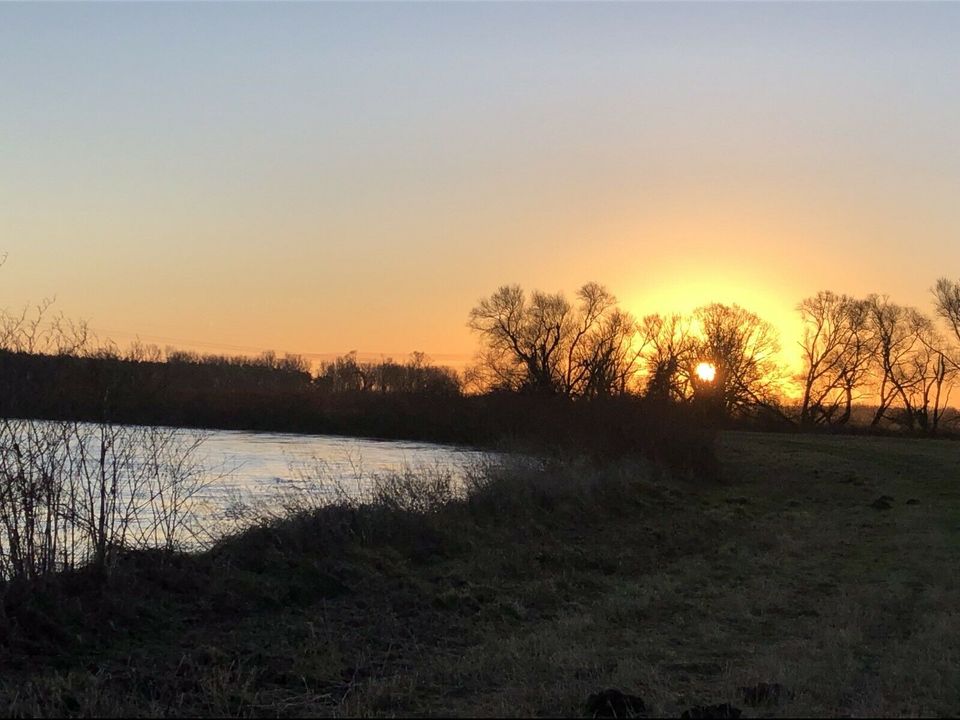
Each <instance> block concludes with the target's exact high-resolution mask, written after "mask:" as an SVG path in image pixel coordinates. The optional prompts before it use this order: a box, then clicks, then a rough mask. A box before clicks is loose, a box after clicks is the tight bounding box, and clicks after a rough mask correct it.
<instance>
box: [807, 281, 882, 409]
mask: <svg viewBox="0 0 960 720" xmlns="http://www.w3.org/2000/svg"><path fill="white" fill-rule="evenodd" d="M797 310H798V311H799V312H800V315H801V318H802V320H803V326H804V327H803V338H802V340H801V341H800V346H801V348H802V349H803V359H804V371H803V374H802V377H801V382H802V386H803V395H802V399H801V403H800V424H801V425H813V424H817V423H827V424H838V425H842V424H845V423H846V422H847V421H849V419H850V414H851V411H852V408H853V400H854V392H855V391H856V389H857V388H858V387H859V386H860V385H861V383H862V382H863V379H864V376H865V375H866V373H867V369H868V367H869V362H870V359H871V358H872V357H873V345H872V342H871V337H870V333H869V328H868V323H867V308H866V305H865V303H863V302H861V301H858V300H856V299H854V298H851V297H849V296H848V295H837V294H836V293H833V292H830V291H822V292H819V293H817V294H816V295H814V296H813V297H809V298H806V299H804V300H802V301H801V302H800V303H799V305H798V306H797Z"/></svg>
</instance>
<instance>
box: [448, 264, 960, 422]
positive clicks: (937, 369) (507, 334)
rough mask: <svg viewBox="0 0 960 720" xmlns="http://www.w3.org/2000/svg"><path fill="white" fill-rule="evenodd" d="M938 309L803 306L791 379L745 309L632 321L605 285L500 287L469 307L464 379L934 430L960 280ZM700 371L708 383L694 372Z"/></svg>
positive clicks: (939, 291)
mask: <svg viewBox="0 0 960 720" xmlns="http://www.w3.org/2000/svg"><path fill="white" fill-rule="evenodd" d="M932 300H933V311H934V313H933V315H927V314H925V313H923V312H922V311H920V310H919V309H917V308H914V307H910V306H906V305H901V304H898V303H896V302H893V301H892V300H890V298H889V297H887V296H883V295H877V294H871V295H868V296H867V297H864V298H855V297H852V296H849V295H846V294H838V293H835V292H831V291H822V292H818V293H817V294H815V295H813V296H811V297H808V298H804V299H803V300H801V301H800V303H798V305H797V311H798V313H799V314H800V318H801V320H802V324H803V332H802V337H801V338H800V340H799V345H800V349H801V352H802V368H801V370H800V372H799V373H796V372H791V371H790V370H789V369H788V368H786V367H785V366H784V364H783V362H782V360H781V354H780V351H781V342H780V338H779V334H778V333H777V331H776V329H775V328H774V327H773V326H772V325H771V324H770V323H769V322H767V321H766V320H763V319H762V318H760V317H759V316H758V315H757V314H755V313H753V312H751V311H749V310H746V309H744V308H742V307H740V306H738V305H736V304H733V305H724V304H721V303H712V304H709V305H705V306H702V307H700V308H697V309H696V310H694V311H693V312H692V313H690V314H687V315H683V314H671V315H660V314H651V315H647V316H644V317H642V318H635V317H633V316H632V315H631V314H630V313H628V312H626V311H624V310H623V309H622V308H620V307H619V306H618V304H617V301H616V298H615V297H614V296H613V295H612V294H611V293H610V292H609V291H608V290H607V289H605V288H604V287H603V286H601V285H599V284H597V283H592V282H591V283H587V284H585V285H584V286H583V287H581V288H580V290H578V292H577V294H576V298H575V300H574V301H573V302H571V301H569V300H568V299H567V298H566V297H565V296H564V295H563V294H562V293H553V294H550V293H544V292H541V291H533V292H532V293H526V292H525V291H524V290H523V289H522V288H521V287H520V286H518V285H505V286H502V287H500V288H499V289H498V290H497V291H495V292H494V293H492V294H491V295H490V296H488V297H486V298H483V299H481V300H480V301H479V302H478V303H477V305H476V306H475V307H474V308H473V309H472V310H471V311H470V314H469V320H468V322H469V326H470V327H471V328H472V329H473V330H474V331H475V332H476V333H477V335H478V336H479V338H480V341H481V350H480V352H479V354H478V357H477V362H476V364H475V365H474V366H473V367H472V368H471V369H470V370H469V371H468V372H467V374H466V380H467V381H468V382H469V383H471V384H472V385H473V387H474V388H475V389H480V390H483V391H510V392H517V393H527V394H540V395H544V394H546V395H561V396H565V397H568V398H571V399H590V398H597V397H612V396H619V395H627V394H634V395H643V396H645V397H647V398H659V399H663V400H670V401H674V402H677V403H700V404H705V405H708V406H710V407H711V408H712V409H713V410H714V411H715V412H716V413H717V415H718V416H719V417H722V418H728V419H733V420H737V419H741V420H742V419H749V418H753V419H756V418H758V417H764V418H768V419H772V420H775V421H778V422H783V423H788V424H791V425H795V426H800V427H805V428H810V427H816V426H832V427H838V426H844V425H848V424H850V423H851V421H852V419H853V418H854V410H855V408H856V407H857V406H861V407H862V406H870V407H872V412H871V416H870V418H869V421H868V424H869V426H870V427H873V428H878V427H880V426H883V427H891V426H892V427H897V428H901V429H904V430H908V431H914V432H921V433H926V434H934V433H936V432H937V431H938V430H939V429H941V428H942V426H943V422H944V419H945V418H946V417H949V416H950V414H951V410H950V407H949V401H950V397H951V391H952V389H953V387H954V383H955V381H956V379H957V377H958V372H960V352H958V344H960V281H952V280H949V279H946V278H941V279H939V280H938V281H937V282H936V284H935V286H934V287H933V289H932ZM703 364H707V365H709V366H710V368H711V370H712V375H713V377H711V378H709V379H707V378H706V377H701V376H700V375H699V374H698V373H697V368H698V367H700V366H702V365H703ZM953 414H954V415H955V413H953Z"/></svg>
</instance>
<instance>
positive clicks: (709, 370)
mask: <svg viewBox="0 0 960 720" xmlns="http://www.w3.org/2000/svg"><path fill="white" fill-rule="evenodd" d="M694 372H695V373H696V374H697V377H698V378H700V379H701V380H702V381H703V382H713V381H714V380H715V379H716V377H717V368H716V366H715V365H714V364H713V363H708V362H702V363H700V364H699V365H697V367H696V369H695V370H694Z"/></svg>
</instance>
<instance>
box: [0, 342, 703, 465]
mask: <svg viewBox="0 0 960 720" xmlns="http://www.w3.org/2000/svg"><path fill="white" fill-rule="evenodd" d="M0 416H4V417H29V418H39V419H49V420H85V421H90V422H105V423H121V424H142V425H171V426H179V427H200V428H222V429H247V430H273V431H287V432H310V433H333V434H343V435H362V436H369V437H381V438H396V439H401V438H402V439H412V440H424V441H435V442H448V443H462V444H472V445H479V446H487V447H499V448H517V449H526V448H543V449H550V450H556V451H571V452H587V453H594V454H597V455H606V454H610V453H623V452H631V451H640V452H643V453H646V454H648V455H651V456H653V457H656V458H657V459H659V460H662V461H663V462H665V463H667V464H669V465H671V466H674V467H678V468H684V469H689V470H693V469H695V468H699V469H700V471H701V472H702V471H705V470H707V469H710V468H712V465H711V463H712V459H711V458H712V455H711V454H710V451H709V445H710V437H711V436H712V433H711V432H710V431H708V430H706V429H705V425H704V423H703V422H702V420H703V419H704V418H702V417H701V418H697V422H692V421H691V420H692V419H693V418H694V415H693V408H686V407H683V406H681V405H679V404H676V403H670V402H666V403H664V402H662V401H660V400H654V399H645V398H643V397H641V396H639V395H622V396H619V397H605V398H597V399H595V401H593V402H589V403H584V402H577V401H575V400H573V399H571V398H568V397H565V396H562V395H534V394H529V393H514V392H508V391H504V390H493V391H490V392H487V393H483V394H469V395H468V394H465V393H464V392H463V389H462V385H461V379H460V376H459V375H458V374H457V373H456V372H455V371H453V370H451V369H449V368H444V367H437V366H435V365H431V364H429V363H428V362H427V361H426V358H425V357H424V356H423V355H421V354H414V355H413V356H412V357H411V358H410V359H409V360H408V361H406V362H403V363H399V362H395V361H392V360H383V361H380V362H359V361H358V360H357V359H356V356H355V355H354V354H348V355H345V356H343V357H340V358H337V359H336V360H335V361H333V362H330V363H324V364H322V365H321V366H320V368H319V370H318V371H317V372H316V373H311V372H310V368H309V365H308V363H307V362H306V361H304V360H303V359H302V358H298V357H294V356H287V357H283V358H279V357H276V356H274V355H272V354H267V355H262V356H260V357H257V358H246V357H222V356H206V355H198V354H194V353H184V352H179V351H176V352H169V353H168V354H167V356H166V358H164V359H162V360H158V359H156V358H155V357H152V358H151V359H143V358H142V357H140V356H138V355H137V354H136V353H134V354H133V355H132V356H131V355H130V354H127V355H124V356H121V355H118V354H116V353H110V352H103V351H100V352H97V353H94V354H90V355H86V356H78V355H67V354H64V355H46V354H36V353H26V352H13V351H0ZM711 471H712V469H711Z"/></svg>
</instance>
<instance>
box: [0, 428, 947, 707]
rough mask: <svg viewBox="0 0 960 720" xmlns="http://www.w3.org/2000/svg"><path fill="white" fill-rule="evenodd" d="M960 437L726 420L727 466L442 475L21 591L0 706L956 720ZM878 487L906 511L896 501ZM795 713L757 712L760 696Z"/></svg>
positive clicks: (3, 627) (6, 648)
mask: <svg viewBox="0 0 960 720" xmlns="http://www.w3.org/2000/svg"><path fill="white" fill-rule="evenodd" d="M955 447H956V446H955V444H953V443H946V442H938V441H922V442H921V441H911V440H905V439H879V438H868V437H820V436H797V435H760V434H752V433H727V434H723V435H722V436H721V438H720V441H719V454H720V460H721V466H722V476H721V478H720V480H719V481H712V482H709V483H703V482H696V481H694V480H692V479H688V480H685V481H678V480H672V479H669V478H667V477H665V476H663V475H661V474H658V473H656V472H654V471H653V470H651V468H650V466H648V465H646V464H644V463H639V462H629V461H623V462H620V463H618V464H606V465H602V466H600V465H597V464H596V463H587V462H581V463H569V462H568V463H564V464H551V465H547V466H546V467H545V468H541V469H537V468H533V467H527V468H523V467H519V466H515V467H511V468H508V469H507V470H506V471H503V470H501V471H491V472H489V473H487V474H486V476H485V477H484V478H483V479H481V480H480V481H479V482H478V484H477V486H476V487H475V488H474V492H473V493H472V495H471V497H470V499H469V500H465V501H451V500H450V498H449V497H448V496H447V495H446V494H445V488H444V485H443V483H442V482H440V481H438V479H437V478H434V479H433V482H431V481H430V478H427V479H426V480H427V481H426V482H420V483H416V484H415V485H407V486H403V485H398V486H396V487H394V488H392V490H391V491H390V492H386V493H385V494H384V495H383V496H382V497H381V499H380V502H378V503H376V504H374V505H372V506H368V507H365V508H355V507H354V508H350V507H344V508H329V509H326V510H323V511H316V512H304V513H302V514H300V515H299V516H296V517H293V518H289V519H287V520H285V521H282V522H277V523H272V524H266V525H264V526H263V527H259V528H255V529H252V530H249V531H247V532H245V533H243V534H242V535H239V536H236V537H234V538H231V539H229V540H227V541H225V542H223V543H222V544H221V545H219V546H218V547H216V548H214V549H213V550H211V551H209V552H207V553H205V554H202V555H195V556H176V555H175V556H162V555H160V554H155V553H138V554H134V555H130V556H127V557H126V558H124V560H123V561H122V562H121V563H120V564H119V565H118V566H117V567H116V568H115V569H114V570H113V571H112V575H111V577H110V578H109V579H108V580H107V581H106V583H105V584H102V583H101V581H100V579H98V578H92V577H89V576H87V574H85V573H83V572H78V573H74V574H73V575H71V576H68V577H61V578H58V579H57V580H56V583H57V587H48V588H47V589H46V590H43V589H41V590H40V591H38V590H37V589H36V588H30V589H29V592H27V590H26V589H25V588H24V589H17V588H11V589H9V590H8V593H7V597H6V600H5V607H6V612H5V617H4V618H3V620H2V622H0V643H2V645H0V648H2V649H0V676H2V680H0V712H3V713H4V714H7V715H10V714H14V715H17V714H40V715H63V714H85V715H91V714H92V715H121V714H134V715H276V714H282V715H334V716H339V715H396V714H402V715H407V714H430V715H443V714H448V713H449V714H452V715H539V714H547V715H571V714H573V715H575V714H583V713H584V712H585V702H586V700H587V698H588V696H589V695H590V694H591V693H595V692H597V691H599V690H602V689H604V688H608V687H616V688H619V689H621V690H623V691H624V692H627V693H631V694H634V695H639V696H641V697H642V698H643V699H644V701H645V704H646V706H647V708H648V709H650V710H651V711H652V712H653V713H654V714H666V715H671V714H678V713H679V712H681V711H682V710H684V709H687V708H689V707H692V706H694V705H707V704H715V703H722V702H730V703H732V704H734V705H736V706H737V707H740V708H742V709H743V711H744V714H745V715H746V716H750V715H759V714H768V715H769V714H773V715H835V714H856V715H863V714H881V715H916V714H921V715H938V714H939V715H943V714H950V713H952V712H954V711H955V710H956V708H957V707H958V706H960V679H958V678H957V675H956V673H955V671H954V668H955V667H956V665H957V663H958V662H960V639H958V638H960V628H958V623H960V619H958V616H957V613H956V608H957V607H960V571H958V568H960V485H958V482H957V477H958V473H957V471H958V469H960V457H958V456H957V454H956V451H955ZM884 496H886V498H884ZM758 682H778V683H781V684H782V685H783V686H784V687H785V688H787V689H788V690H789V691H790V693H791V696H792V699H790V700H789V701H788V700H787V698H786V696H785V697H783V698H781V701H780V704H779V705H771V706H768V707H759V708H755V707H751V706H750V705H749V704H748V702H747V700H748V699H747V698H744V697H743V695H742V694H741V693H739V692H738V688H739V687H741V686H750V685H754V684H756V683H758Z"/></svg>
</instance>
